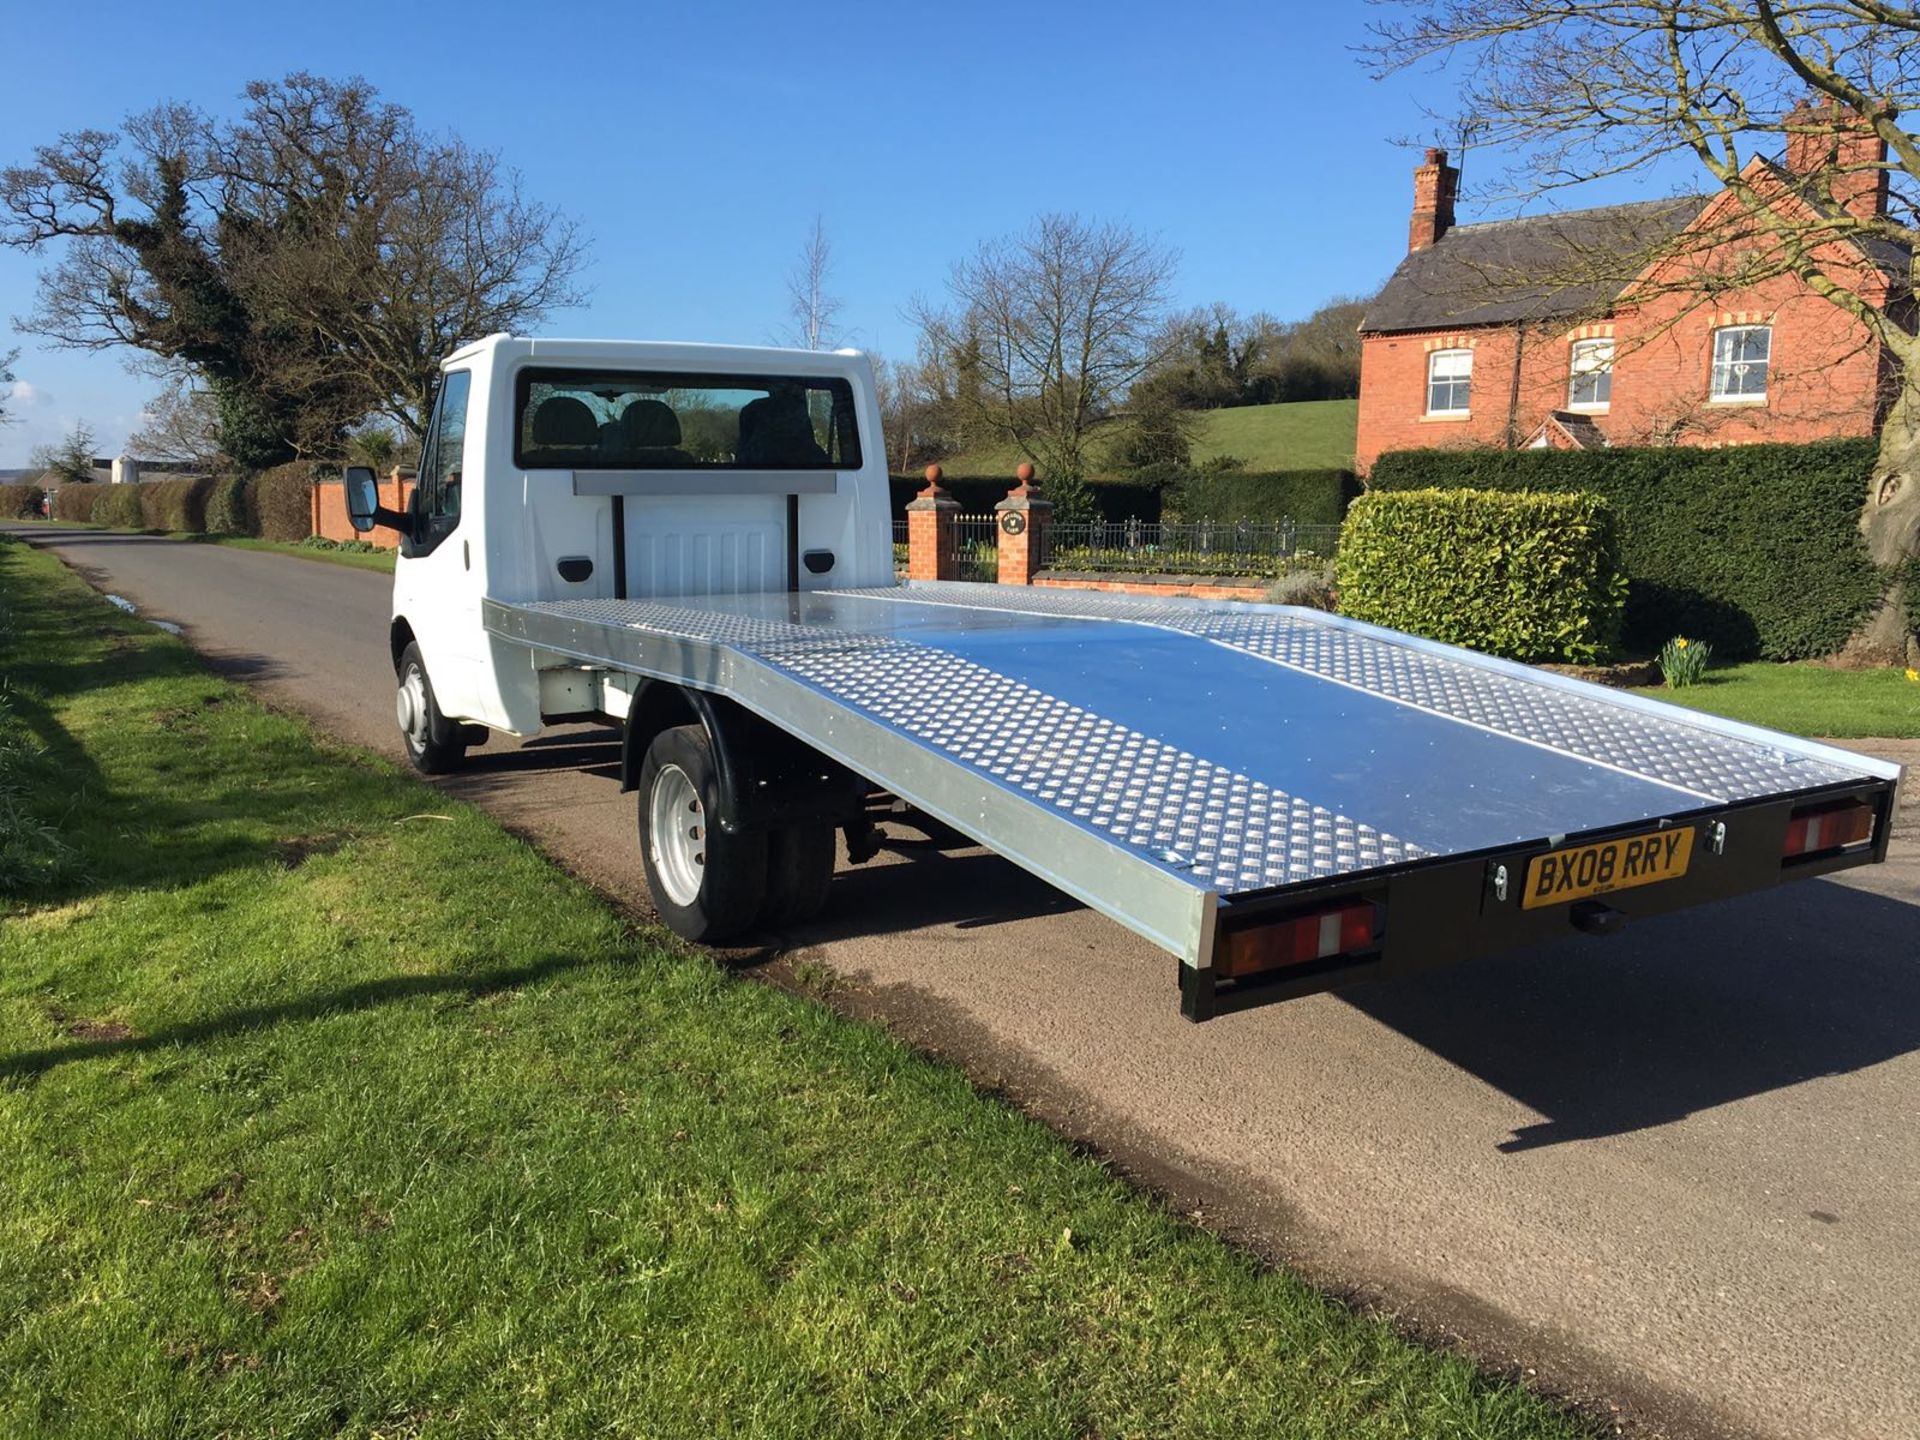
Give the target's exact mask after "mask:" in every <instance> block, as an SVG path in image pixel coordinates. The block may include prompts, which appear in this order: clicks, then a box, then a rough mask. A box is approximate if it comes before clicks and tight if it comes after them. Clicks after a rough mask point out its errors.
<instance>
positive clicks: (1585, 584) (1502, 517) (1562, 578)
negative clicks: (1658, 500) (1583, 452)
mask: <svg viewBox="0 0 1920 1440" xmlns="http://www.w3.org/2000/svg"><path fill="white" fill-rule="evenodd" d="M1335 564H1336V567H1337V571H1338V577H1339V595H1340V610H1341V613H1343V614H1346V615H1351V616H1353V617H1354V618H1355V619H1356V620H1368V621H1371V622H1373V623H1374V624H1376V625H1386V626H1390V627H1392V628H1393V629H1395V630H1406V631H1409V632H1411V633H1413V634H1415V635H1425V636H1429V637H1430V638H1432V639H1435V640H1444V641H1446V642H1448V643H1449V644H1453V645H1464V646H1467V647H1468V648H1469V649H1473V650H1482V651H1485V652H1487V653H1488V654H1492V655H1504V656H1506V657H1508V658H1509V659H1513V660H1564V661H1573V662H1582V661H1591V660H1594V659H1597V658H1598V657H1599V656H1600V655H1601V654H1603V653H1604V652H1605V651H1606V650H1607V649H1608V648H1609V647H1610V646H1611V645H1612V644H1613V642H1614V640H1615V638H1616V637H1617V635H1618V632H1619V623H1620V611H1621V606H1622V603H1623V602H1624V600H1625V598H1626V588H1627V586H1626V580H1625V578H1624V577H1623V576H1622V575H1621V573H1620V550H1619V536H1618V528H1617V526H1616V523H1615V520H1614V516H1613V512H1612V510H1611V509H1610V508H1609V506H1608V505H1607V502H1606V501H1605V500H1603V499H1602V498H1601V497H1600V496H1598V495H1585V494H1572V495H1561V494H1545V495H1533V494H1519V495H1516V494H1511V493H1503V492H1500V491H1494V490H1408V491H1402V492H1398V493H1384V492H1383V493H1379V494H1372V495H1366V496H1363V497H1361V498H1360V499H1358V500H1356V501H1354V503H1353V508H1352V509H1351V510H1349V511H1348V512H1347V521H1346V526H1345V528H1344V529H1342V531H1341V532H1340V556H1339V559H1338V560H1337V561H1336V562H1335Z"/></svg>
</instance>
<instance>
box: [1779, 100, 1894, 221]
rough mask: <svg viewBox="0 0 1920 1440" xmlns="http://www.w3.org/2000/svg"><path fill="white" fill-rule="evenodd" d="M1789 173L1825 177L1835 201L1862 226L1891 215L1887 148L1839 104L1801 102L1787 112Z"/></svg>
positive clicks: (1860, 119)
mask: <svg viewBox="0 0 1920 1440" xmlns="http://www.w3.org/2000/svg"><path fill="white" fill-rule="evenodd" d="M1786 129H1787V157H1786V166H1787V171H1788V173H1789V174H1791V175H1795V176H1799V177H1802V178H1804V177H1806V176H1809V175H1819V174H1821V173H1822V172H1825V174H1826V178H1827V181H1828V183H1829V184H1830V185H1831V186H1832V189H1833V198H1834V200H1835V201H1837V202H1838V203H1839V205H1840V208H1841V209H1843V210H1845V211H1846V212H1847V213H1848V214H1849V215H1856V216H1858V217H1859V218H1860V219H1862V220H1866V219H1871V218H1872V217H1873V216H1875V215H1884V214H1886V213H1887V170H1886V159H1887V142H1886V141H1885V140H1882V139H1881V138H1880V137H1879V136H1878V135H1876V134H1875V133H1874V130H1873V125H1872V123H1871V122H1870V121H1868V120H1867V118H1866V117H1865V116H1864V115H1861V114H1860V113H1859V112H1858V111H1857V110H1847V109H1842V108H1841V106H1840V103H1839V102H1838V101H1837V100H1825V101H1822V102H1821V103H1820V104H1819V105H1817V106H1815V105H1811V104H1809V103H1808V102H1806V101H1805V100H1802V101H1801V102H1800V103H1799V104H1798V105H1796V106H1794V107H1793V109H1792V110H1790V111H1788V112H1787V119H1786Z"/></svg>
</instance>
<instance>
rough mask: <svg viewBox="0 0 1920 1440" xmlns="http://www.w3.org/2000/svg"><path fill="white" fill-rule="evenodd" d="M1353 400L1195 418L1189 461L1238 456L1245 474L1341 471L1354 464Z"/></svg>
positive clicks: (1247, 408) (1262, 407) (1356, 416)
mask: <svg viewBox="0 0 1920 1440" xmlns="http://www.w3.org/2000/svg"><path fill="white" fill-rule="evenodd" d="M1359 415H1360V402H1359V401H1358V400H1300V401H1296V402H1295V403H1293V404H1291V405H1242V406H1240V407H1238V408H1236V409H1233V410H1209V411H1207V412H1206V413H1205V414H1203V415H1202V416H1201V417H1200V434H1199V436H1198V437H1197V438H1196V439H1195V441H1194V446H1193V458H1194V459H1195V460H1207V459H1211V458H1212V457H1213V456H1215V455H1237V456H1239V457H1240V458H1241V459H1242V460H1244V461H1246V462H1247V469H1249V470H1344V469H1345V468H1347V467H1348V466H1350V465H1352V464H1353V434H1354V427H1355V425H1356V424H1357V423H1358V420H1359Z"/></svg>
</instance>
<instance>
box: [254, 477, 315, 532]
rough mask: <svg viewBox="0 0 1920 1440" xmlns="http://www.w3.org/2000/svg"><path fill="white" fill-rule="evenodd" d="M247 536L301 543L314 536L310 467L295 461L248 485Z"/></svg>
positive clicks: (257, 478) (255, 478)
mask: <svg viewBox="0 0 1920 1440" xmlns="http://www.w3.org/2000/svg"><path fill="white" fill-rule="evenodd" d="M247 493H248V503H247V518H248V520H249V521H250V522H252V523H251V528H250V529H249V530H248V532H247V533H248V534H251V535H257V536H259V537H260V538H261V539H262V540H286V541H295V540H304V539H306V538H307V536H309V535H311V534H312V533H313V467H312V466H311V465H309V464H307V463H306V462H305V461H300V460H295V461H292V462H290V463H288V464H286V465H276V466H274V468H273V469H271V470H264V471H262V472H261V473H260V474H258V475H256V476H254V477H253V478H252V479H251V480H249V481H248V482H247Z"/></svg>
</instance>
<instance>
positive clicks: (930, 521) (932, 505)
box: [907, 465, 960, 580]
mask: <svg viewBox="0 0 1920 1440" xmlns="http://www.w3.org/2000/svg"><path fill="white" fill-rule="evenodd" d="M959 513H960V502H959V501H958V500H955V499H954V498H953V496H951V495H949V494H948V493H947V492H946V491H945V490H943V489H941V488H940V467H939V466H938V465H929V466H928V467H927V488H926V489H924V490H922V491H921V492H920V493H919V494H918V495H916V496H914V497H913V499H912V500H911V501H909V502H908V504H907V578H908V579H909V580H954V579H958V578H959V575H960V557H959V556H958V555H957V554H956V553H955V552H954V548H953V518H954V516H956V515H958V514H959Z"/></svg>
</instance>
